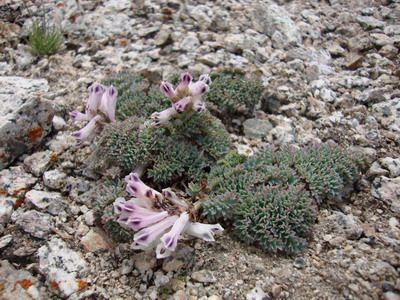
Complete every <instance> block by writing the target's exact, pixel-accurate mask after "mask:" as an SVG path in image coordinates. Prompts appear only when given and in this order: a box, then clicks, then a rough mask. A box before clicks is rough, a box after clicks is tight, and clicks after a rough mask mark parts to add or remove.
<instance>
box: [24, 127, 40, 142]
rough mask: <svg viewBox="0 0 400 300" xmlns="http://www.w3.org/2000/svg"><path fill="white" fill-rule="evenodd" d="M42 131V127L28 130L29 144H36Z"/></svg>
mask: <svg viewBox="0 0 400 300" xmlns="http://www.w3.org/2000/svg"><path fill="white" fill-rule="evenodd" d="M42 134H43V129H42V127H35V128H32V129H31V130H29V132H28V139H29V141H31V142H36V141H37V140H38V139H40V138H41V137H42Z"/></svg>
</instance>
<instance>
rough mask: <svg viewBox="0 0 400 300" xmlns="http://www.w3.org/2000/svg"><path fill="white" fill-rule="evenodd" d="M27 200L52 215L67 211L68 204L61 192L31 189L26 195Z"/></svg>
mask: <svg viewBox="0 0 400 300" xmlns="http://www.w3.org/2000/svg"><path fill="white" fill-rule="evenodd" d="M25 200H26V201H27V202H28V203H30V204H31V205H33V206H35V207H36V208H38V209H40V210H45V211H47V212H49V213H50V214H52V215H59V214H60V213H61V212H62V211H65V208H66V204H65V202H64V200H63V197H62V196H61V194H60V193H57V192H46V191H37V190H30V191H29V192H28V193H26V195H25Z"/></svg>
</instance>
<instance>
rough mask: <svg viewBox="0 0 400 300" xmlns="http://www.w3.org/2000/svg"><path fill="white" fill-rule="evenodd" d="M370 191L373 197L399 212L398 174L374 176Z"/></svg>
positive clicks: (399, 179)
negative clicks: (391, 176) (389, 176)
mask: <svg viewBox="0 0 400 300" xmlns="http://www.w3.org/2000/svg"><path fill="white" fill-rule="evenodd" d="M371 193H372V196H374V197H375V198H377V199H379V200H382V201H385V202H387V203H388V204H389V205H390V208H391V210H392V211H393V212H395V213H400V176H399V177H396V178H388V177H385V176H381V177H378V178H375V180H374V181H373V182H372V189H371Z"/></svg>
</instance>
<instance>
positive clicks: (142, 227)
mask: <svg viewBox="0 0 400 300" xmlns="http://www.w3.org/2000/svg"><path fill="white" fill-rule="evenodd" d="M126 191H127V193H128V194H129V195H130V196H132V197H133V198H131V199H130V200H129V201H125V199H123V198H117V199H116V201H115V203H114V209H115V213H116V214H118V215H119V217H118V222H119V223H120V224H121V225H122V226H124V227H126V228H129V229H132V230H133V231H135V232H136V234H135V235H134V237H133V240H134V242H133V244H132V249H140V250H152V249H155V250H156V256H157V258H165V257H168V256H170V255H171V253H172V252H173V251H175V250H176V248H177V244H178V240H179V238H180V236H181V235H183V234H187V235H190V236H193V237H196V238H201V239H203V240H205V241H207V242H212V241H214V234H218V233H221V232H222V231H223V228H222V227H221V225H219V224H203V223H198V222H191V217H190V216H191V215H192V211H191V209H190V205H189V204H188V203H186V202H185V200H183V199H180V198H179V197H178V196H177V195H176V194H175V193H174V192H173V191H172V190H171V189H164V190H163V191H162V193H159V192H158V191H156V190H154V189H152V188H150V187H149V186H147V185H146V184H145V183H143V182H142V180H141V179H140V178H139V174H138V173H131V174H129V175H128V176H127V177H126Z"/></svg>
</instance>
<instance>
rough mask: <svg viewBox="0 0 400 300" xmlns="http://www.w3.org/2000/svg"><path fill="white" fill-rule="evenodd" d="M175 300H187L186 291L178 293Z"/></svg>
mask: <svg viewBox="0 0 400 300" xmlns="http://www.w3.org/2000/svg"><path fill="white" fill-rule="evenodd" d="M172 299H173V300H187V299H188V298H187V297H186V293H185V291H184V290H180V291H177V292H176V293H175V294H174V295H173V296H172Z"/></svg>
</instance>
